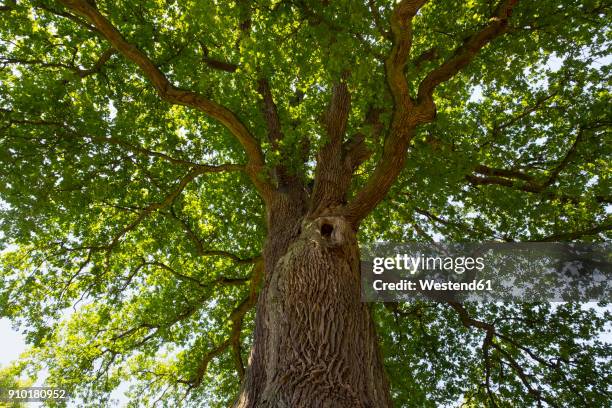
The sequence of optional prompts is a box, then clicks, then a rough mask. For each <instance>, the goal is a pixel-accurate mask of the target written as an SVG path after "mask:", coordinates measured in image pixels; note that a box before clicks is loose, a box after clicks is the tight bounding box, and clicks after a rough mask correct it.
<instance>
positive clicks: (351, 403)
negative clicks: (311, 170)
mask: <svg viewBox="0 0 612 408" xmlns="http://www.w3.org/2000/svg"><path fill="white" fill-rule="evenodd" d="M290 202H293V203H295V202H296V201H289V200H281V202H279V203H277V208H274V207H273V208H272V211H271V212H270V213H269V226H270V229H269V237H268V242H267V245H266V249H265V252H264V256H265V261H266V280H265V283H264V287H263V288H262V291H261V293H260V297H259V301H258V306H257V318H256V329H255V335H254V343H253V350H252V353H251V357H250V360H249V368H248V370H247V375H246V378H245V381H244V383H243V388H242V390H241V393H240V395H239V397H238V399H237V401H236V403H235V405H234V407H235V408H247V407H248V408H254V407H257V408H264V407H265V408H281V407H283V408H285V407H287V408H289V407H293V408H299V407H304V408H310V407H313V408H314V407H329V408H332V407H337V408H342V407H347V408H348V407H351V408H353V407H354V408H359V407H363V408H366V407H372V408H385V407H390V406H391V402H390V397H389V389H388V384H387V380H386V376H385V373H384V369H383V364H382V358H381V356H380V353H379V350H378V344H377V338H376V333H375V328H374V324H373V321H372V318H371V315H370V310H369V307H368V305H367V304H366V303H362V302H361V295H360V269H359V268H360V266H359V265H360V259H359V248H358V245H357V240H356V237H355V228H354V226H353V225H352V224H351V223H349V222H348V221H347V220H346V219H345V218H344V217H343V216H341V215H328V216H318V217H314V218H313V217H308V216H304V212H305V208H304V207H302V206H299V205H295V204H294V205H293V206H292V205H291V204H290ZM275 210H276V211H275Z"/></svg>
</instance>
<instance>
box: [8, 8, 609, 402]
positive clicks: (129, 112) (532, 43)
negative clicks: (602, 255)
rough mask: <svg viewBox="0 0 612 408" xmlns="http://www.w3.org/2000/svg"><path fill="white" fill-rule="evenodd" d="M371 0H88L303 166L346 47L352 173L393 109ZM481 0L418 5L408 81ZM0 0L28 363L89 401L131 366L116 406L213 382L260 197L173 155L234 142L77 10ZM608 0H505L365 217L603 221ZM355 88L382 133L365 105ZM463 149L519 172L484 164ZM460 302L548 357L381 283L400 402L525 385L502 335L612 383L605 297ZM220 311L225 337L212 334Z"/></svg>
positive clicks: (592, 234) (11, 259) (220, 369)
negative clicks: (356, 154) (266, 88)
mask: <svg viewBox="0 0 612 408" xmlns="http://www.w3.org/2000/svg"><path fill="white" fill-rule="evenodd" d="M369 3H370V2H368V1H359V2H355V1H349V0H338V1H333V2H327V1H324V2H320V1H314V0H312V1H311V0H304V1H265V0H262V1H254V2H242V1H237V2H218V1H171V0H168V1H165V0H148V1H141V2H138V3H137V4H135V3H134V2H126V1H115V2H111V1H101V0H100V1H97V2H96V4H97V7H98V9H99V10H101V12H102V13H103V14H104V15H105V16H107V18H108V19H109V20H110V21H111V22H112V23H113V24H114V25H115V26H116V27H117V29H118V30H119V31H120V32H121V33H122V35H123V36H124V37H125V38H126V40H127V41H129V42H130V43H132V44H135V45H136V46H137V47H138V49H140V50H141V51H143V52H145V53H146V54H147V55H148V56H149V57H150V58H151V60H152V61H154V63H155V64H156V66H157V67H158V68H159V69H160V70H161V71H162V72H164V73H165V74H166V75H167V77H168V79H169V80H170V81H171V82H172V83H173V84H174V85H176V86H177V87H179V88H182V89H190V90H193V91H195V92H198V93H199V94H201V95H204V96H205V97H206V98H209V99H211V100H215V101H218V102H220V103H222V104H223V105H224V106H226V107H227V108H229V109H230V110H232V111H233V112H237V115H238V117H239V118H240V120H241V121H242V122H243V123H244V124H245V125H246V126H247V127H248V128H249V130H251V132H253V134H254V135H255V137H256V139H257V140H258V141H260V143H261V145H262V148H263V151H264V154H265V156H266V160H267V164H268V166H270V167H273V166H274V165H275V164H278V163H284V164H286V165H287V166H288V167H290V168H291V171H292V172H295V173H296V174H299V175H300V176H301V177H303V178H306V179H309V178H312V175H313V171H314V163H315V160H316V151H317V147H319V146H321V145H322V144H323V143H325V141H326V139H325V137H324V135H323V131H322V124H321V122H322V121H321V117H322V113H323V112H324V111H325V108H326V106H327V104H328V103H329V96H330V89H331V87H332V85H333V84H334V83H335V81H337V79H338V78H339V77H340V76H341V75H343V74H344V73H346V72H347V70H348V71H350V75H349V76H348V78H347V82H348V86H349V89H350V92H351V99H352V106H351V113H350V116H349V124H348V130H347V133H348V134H353V133H355V132H362V133H364V134H365V135H366V143H367V145H368V146H369V147H370V149H371V150H372V152H373V155H372V157H371V158H370V159H369V160H368V161H366V162H365V163H364V164H363V165H362V166H361V167H360V168H359V169H358V170H357V171H356V177H355V179H354V182H353V184H354V185H353V187H354V190H356V189H357V188H358V187H360V186H361V185H362V184H363V183H364V182H365V180H366V179H367V177H368V176H369V175H370V174H371V173H372V171H373V169H374V166H375V164H376V162H377V160H378V159H379V158H380V155H381V152H382V140H383V139H384V137H385V136H386V132H385V131H384V129H386V126H387V125H388V123H389V121H390V119H391V111H392V98H391V95H390V92H389V90H388V87H387V84H386V79H385V69H384V58H385V56H386V55H388V53H389V52H390V49H391V46H392V44H391V41H389V40H388V39H387V38H386V36H385V35H384V31H385V30H388V19H389V16H390V14H391V12H392V7H393V6H394V4H395V2H394V1H381V0H376V1H374V2H372V3H374V4H376V5H377V6H376V7H377V9H376V13H375V14H378V20H379V24H375V23H374V21H375V20H376V18H375V16H374V15H373V14H372V10H371V9H370V6H369ZM491 3H492V2H489V1H455V0H447V1H442V0H440V1H431V2H429V3H428V4H426V5H425V6H424V7H423V9H422V10H421V11H420V12H419V15H418V16H417V17H416V18H415V20H414V35H413V37H414V42H413V50H412V55H413V56H414V58H412V59H411V60H410V63H409V64H408V66H407V68H406V75H407V78H409V81H410V84H411V85H412V86H413V89H416V86H417V85H418V83H419V81H420V80H422V79H423V78H424V76H425V75H426V74H427V72H429V71H430V70H431V69H433V68H435V67H436V66H438V65H439V64H440V62H441V61H443V60H444V59H446V58H448V57H449V56H451V55H452V54H453V52H454V50H455V49H456V47H457V46H459V45H461V44H462V41H463V40H464V38H466V37H467V36H468V35H470V34H473V33H474V32H476V31H477V30H479V29H481V28H482V26H483V25H484V24H486V22H487V21H488V18H489V15H490V13H491V7H492V6H491ZM5 4H7V6H6V7H2V11H0V178H1V181H2V182H1V183H0V244H1V246H3V247H5V248H6V250H5V251H4V252H2V254H1V255H0V268H1V275H2V279H1V280H0V317H8V318H10V319H12V320H13V321H15V322H18V323H20V326H21V329H22V330H24V331H25V332H26V333H27V339H28V342H29V344H30V345H31V349H30V351H29V359H28V364H30V367H34V366H37V364H42V365H44V366H45V367H46V369H47V370H48V373H49V377H48V379H47V380H46V383H47V385H49V386H53V385H57V386H62V387H65V388H67V389H69V390H70V391H71V393H72V394H73V395H75V396H76V397H78V398H80V399H82V404H83V406H101V405H103V404H104V403H105V401H106V400H107V399H108V395H109V394H110V393H111V392H112V391H113V390H114V389H115V388H117V387H118V386H119V385H120V384H128V385H129V386H130V391H129V395H130V397H131V398H132V399H131V401H132V402H131V404H133V406H139V405H138V404H139V403H141V404H143V405H144V406H152V405H154V404H155V403H156V401H158V402H157V403H158V404H160V405H162V406H177V404H178V405H179V406H180V405H181V404H188V403H190V404H193V405H197V406H210V407H221V406H226V405H227V404H228V402H229V401H231V399H232V398H233V397H234V396H235V395H236V393H237V390H238V386H239V375H237V373H240V368H239V364H238V365H237V364H236V361H237V358H238V357H240V359H241V360H242V361H243V362H244V361H246V360H247V357H248V350H249V345H250V343H251V336H252V330H253V317H254V312H253V310H250V311H248V312H247V313H246V314H244V315H241V317H240V319H239V320H236V319H234V318H233V317H235V315H233V314H232V313H233V312H235V311H237V310H242V309H240V307H241V305H243V304H244V302H245V301H247V300H248V299H249V296H250V294H251V291H252V290H253V288H254V287H256V285H257V282H256V279H255V278H254V274H253V272H252V271H253V269H256V268H257V266H256V265H257V262H258V256H259V254H260V253H261V250H262V246H263V242H264V239H265V232H266V231H265V210H264V206H263V203H262V201H261V199H260V198H259V196H258V195H257V193H256V191H255V188H254V187H253V185H252V184H251V182H250V181H249V179H248V177H247V176H246V175H245V174H243V173H242V172H234V171H231V172H214V173H207V172H203V173H202V174H198V175H197V177H195V178H194V179H193V180H190V181H189V182H187V183H186V184H185V185H184V186H182V185H181V181H182V180H184V179H185V178H186V177H187V176H188V175H189V172H190V170H191V169H193V168H195V167H194V166H197V165H211V166H221V165H224V164H226V163H232V164H244V163H245V162H246V157H245V154H244V152H243V150H242V149H241V147H240V145H239V143H238V142H237V141H236V140H235V139H234V138H233V137H232V136H231V135H230V134H229V132H228V131H227V130H226V129H225V128H223V127H222V126H221V125H220V124H219V123H217V122H215V121H214V120H211V119H210V118H208V117H206V116H204V115H202V114H201V113H199V112H196V111H195V110H193V109H188V108H185V107H182V106H178V105H170V104H169V103H167V102H164V101H162V100H160V98H159V97H158V95H157V93H156V92H155V90H154V89H153V88H152V87H151V85H150V83H149V81H148V80H147V79H146V78H145V76H144V75H143V73H142V72H141V71H139V70H138V68H137V67H136V66H135V65H134V64H132V63H130V62H128V61H127V60H126V59H125V58H123V57H122V56H121V55H119V54H118V53H116V52H113V51H112V49H111V47H110V46H109V44H108V42H107V41H106V40H104V39H103V38H102V36H101V35H99V34H98V33H97V32H95V31H92V30H90V27H91V26H90V24H89V23H88V22H87V21H86V20H85V19H84V18H83V17H80V16H75V15H73V14H72V13H71V12H70V11H69V10H68V9H67V8H65V7H64V6H62V5H61V4H58V3H57V2H51V1H47V0H41V1H17V2H15V3H14V4H13V2H5ZM609 11H610V5H609V4H607V3H606V2H605V1H595V0H592V1H591V0H583V1H561V2H559V1H552V0H542V1H532V2H528V1H524V2H523V1H521V2H520V4H519V6H517V7H516V9H515V12H514V15H513V16H512V19H511V27H510V30H509V33H508V34H507V35H505V36H503V37H501V38H498V39H496V40H495V41H494V42H492V43H491V44H489V45H488V46H487V47H485V48H484V49H483V50H482V51H481V52H480V54H479V55H478V57H477V58H476V59H475V60H474V61H473V62H472V63H471V64H469V65H468V66H467V67H466V68H465V69H464V70H463V71H461V73H460V74H459V75H457V76H456V77H454V78H453V79H452V80H451V81H449V82H447V83H445V84H443V85H442V86H440V88H439V89H438V91H437V93H436V95H435V98H436V105H437V117H436V120H435V121H434V122H433V123H432V124H429V125H426V126H423V127H421V128H419V129H418V132H417V135H416V136H415V138H414V139H413V142H412V145H411V148H410V150H409V152H408V153H407V154H408V162H407V165H406V167H405V168H404V170H403V171H402V173H401V175H400V178H399V180H398V181H397V182H396V183H395V185H394V187H393V188H392V190H391V192H390V194H389V195H388V197H387V198H386V200H385V201H384V202H383V203H382V204H381V205H379V206H378V208H377V209H376V210H375V211H374V212H373V213H372V214H371V215H370V217H369V218H368V219H367V220H365V221H364V223H363V225H362V228H361V231H360V234H361V235H360V239H361V240H362V242H370V241H373V240H379V239H384V240H392V241H405V240H427V239H430V237H431V236H434V237H437V238H442V239H445V240H448V241H466V240H492V239H493V240H500V239H501V240H541V239H558V240H571V239H582V240H586V241H588V240H601V239H605V238H606V237H609V230H610V225H611V221H610V214H609V213H610V206H609V204H610V191H611V189H610V187H611V175H612V172H611V168H610V157H611V153H612V143H611V138H610V128H609V127H610V119H611V117H610V109H609V101H610V86H611V83H610V55H609V49H610V44H611V31H610V17H609ZM245 22H248V24H249V30H248V32H247V30H245V29H244V24H245ZM241 27H242V28H241ZM381 31H382V33H381ZM431 50H435V53H433V54H432V53H429V54H427V53H428V52H429V51H431ZM423 55H429V56H430V57H431V58H421V59H420V58H418V57H419V56H423ZM105 58H106V59H105ZM215 63H217V68H218V67H219V63H223V64H225V65H223V67H224V68H223V69H215V67H214V65H215ZM262 76H263V77H265V78H267V80H268V81H269V83H270V88H271V90H272V94H273V97H274V100H275V103H276V105H277V108H278V114H279V118H280V122H281V126H282V132H283V134H284V135H285V138H284V139H283V141H282V143H280V145H279V146H274V145H273V144H272V143H269V141H268V140H267V138H266V124H265V121H264V118H263V116H262V114H261V107H260V101H261V96H260V94H259V92H258V89H257V86H258V85H257V82H258V80H259V79H260V78H261V77H262ZM413 96H415V97H416V92H414V95H413ZM372 110H376V111H377V112H379V116H380V122H381V123H380V126H382V128H383V131H382V133H381V134H378V132H376V131H375V127H376V126H375V125H373V124H372V123H367V121H364V118H365V117H366V116H367V114H368V112H371V111H372ZM306 141H307V142H308V143H306ZM304 145H309V146H310V153H309V156H308V160H306V161H305V163H304V162H303V161H301V160H300V158H301V155H302V154H303V146H304ZM478 166H486V167H487V168H492V169H506V170H512V171H514V176H512V177H511V176H504V177H501V176H495V177H496V178H492V177H493V176H491V175H490V174H483V173H482V172H481V173H479V172H478V170H479V167H478ZM481 170H482V169H481ZM517 174H520V175H519V176H516V175H517ZM524 175H527V176H528V179H526V178H525V177H523V176H524ZM468 176H471V177H477V178H478V179H477V180H476V182H474V179H472V181H470V179H469V177H468ZM485 178H488V179H487V183H484V182H481V183H478V180H485ZM500 179H502V180H501V182H500ZM488 181H491V182H490V183H489V182H488ZM494 181H497V182H494ZM530 190H531V191H530ZM173 192H177V194H174V195H173ZM152 205H154V206H153V207H151V206H152ZM602 226H603V228H602ZM254 265H255V267H254ZM250 306H252V305H250ZM468 311H469V313H470V315H471V316H472V317H473V318H475V319H480V320H483V321H496V322H497V326H496V328H497V330H498V331H499V333H500V334H501V335H503V336H508V337H510V338H512V339H513V340H515V341H516V342H520V344H521V346H522V347H524V348H525V349H527V350H529V352H533V353H534V355H537V356H538V357H539V358H541V359H543V361H545V362H548V363H550V364H548V363H543V362H541V361H537V360H534V359H533V358H530V357H529V352H527V351H526V350H525V349H521V348H520V347H519V346H517V345H516V344H513V343H511V342H508V341H506V340H504V339H503V338H497V339H494V341H497V342H498V343H496V344H497V345H498V346H499V347H498V348H495V347H493V349H492V351H491V354H490V356H489V360H486V359H484V358H483V355H482V344H483V338H484V336H485V333H484V332H483V331H482V330H479V329H477V328H474V327H466V326H465V325H464V324H462V322H461V320H460V319H459V317H458V314H457V312H456V310H453V309H451V308H449V307H447V306H441V305H433V304H420V303H417V304H409V305H401V306H399V307H398V308H397V309H395V310H393V311H390V310H388V309H384V308H382V307H379V306H378V305H377V306H376V319H377V320H376V321H377V324H378V326H379V332H380V334H381V337H382V344H383V351H384V353H385V357H386V364H387V369H388V371H389V374H390V379H391V384H392V390H393V392H392V393H393V398H394V399H395V401H396V404H397V406H398V407H400V406H401V407H411V406H423V407H427V406H431V407H433V406H440V405H444V404H449V405H457V404H458V403H460V402H461V401H464V402H465V404H464V406H500V407H510V406H535V405H536V402H535V401H536V398H535V397H534V395H533V393H530V392H529V390H528V387H527V386H526V385H525V383H524V382H523V381H521V378H520V375H519V374H518V373H517V370H513V369H512V367H510V366H509V364H511V363H509V361H511V360H512V359H514V361H516V362H517V363H518V364H520V366H521V367H525V370H527V372H528V373H529V375H530V376H532V378H531V380H530V383H535V384H541V385H542V387H543V389H544V390H545V391H544V394H546V395H545V397H546V398H549V399H553V400H555V401H556V402H557V403H558V405H559V406H585V405H583V404H584V401H588V406H593V407H595V406H601V407H604V406H607V404H606V402H609V400H610V375H611V374H612V373H611V367H610V358H609V356H610V348H609V345H608V344H603V343H602V340H600V337H599V336H600V335H601V333H605V332H606V331H607V332H608V333H609V330H610V328H609V327H607V326H606V325H605V323H606V321H608V320H609V318H610V316H609V313H607V312H606V313H605V314H603V315H602V313H597V312H596V311H593V310H591V309H589V310H585V309H584V308H581V307H580V306H578V305H569V304H568V305H556V306H550V305H535V306H534V305H492V306H487V307H485V306H469V307H468ZM232 316H233V317H232ZM236 325H239V326H240V327H241V331H239V332H238V335H239V338H238V339H239V341H238V344H239V345H240V347H237V348H234V347H229V346H228V345H227V344H225V343H224V342H226V341H227V339H228V338H231V336H232V335H233V333H235V331H234V330H235V327H236ZM224 344H225V346H226V347H223V348H222V350H221V351H219V352H216V351H217V350H218V349H219V347H220V346H223V345H224ZM502 350H503V351H502ZM504 353H506V354H504ZM508 356H511V357H512V359H509V358H508ZM485 360H486V361H489V363H487V362H486V361H485ZM203 362H205V363H203ZM487 364H490V369H489V371H490V373H489V376H490V383H491V384H493V385H491V389H492V390H493V391H492V392H493V394H494V396H491V394H490V393H489V392H487V388H486V387H487V386H486V380H485V376H486V374H485V367H486V365H487ZM551 364H552V366H551ZM555 364H556V366H554V365H555ZM26 366H27V364H23V365H21V366H20V367H21V368H20V369H23V370H26ZM30 369H31V368H30ZM16 371H19V370H16ZM24 372H25V371H24ZM14 375H15V376H16V377H14V378H17V377H18V375H19V373H18V372H17V373H14ZM2 381H4V377H2ZM186 391H189V392H188V393H187V394H186Z"/></svg>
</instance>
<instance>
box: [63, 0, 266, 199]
mask: <svg viewBox="0 0 612 408" xmlns="http://www.w3.org/2000/svg"><path fill="white" fill-rule="evenodd" d="M61 3H63V4H64V5H65V6H66V7H68V8H69V9H71V10H73V11H74V12H76V13H77V14H80V15H82V16H83V17H85V18H87V19H88V20H89V21H90V22H91V23H92V24H93V25H94V26H95V27H96V29H97V30H98V31H99V32H100V33H102V35H103V36H104V38H106V39H107V40H108V41H109V42H110V44H111V45H112V46H113V47H114V48H115V49H116V50H117V51H119V52H120V53H121V54H122V55H123V56H124V57H126V58H127V59H128V60H130V61H132V62H133V63H135V64H136V65H138V67H139V68H140V69H141V70H142V72H143V73H144V74H145V76H146V77H147V78H148V79H149V81H150V82H151V84H152V85H153V87H154V88H155V89H156V91H157V93H158V94H159V96H160V98H162V99H163V100H165V101H167V102H169V103H172V104H177V105H184V106H188V107H192V108H195V109H197V110H199V111H201V112H203V113H205V114H207V115H208V116H210V117H211V118H213V119H215V120H217V121H218V122H219V123H221V124H222V125H223V126H225V127H226V128H227V129H228V130H229V131H230V133H231V134H232V135H234V136H235V137H236V139H237V140H238V141H239V142H240V144H241V145H242V147H243V148H244V151H245V153H246V154H247V157H248V162H247V166H246V172H247V174H248V175H249V176H250V178H251V181H252V182H253V184H255V186H256V187H257V189H258V191H259V192H260V194H261V195H262V197H263V198H264V199H268V198H269V197H270V194H271V186H270V185H269V184H268V183H267V182H265V181H264V180H262V177H261V175H262V172H263V171H264V166H265V160H264V156H263V152H262V150H261V147H260V146H259V143H258V142H257V140H256V139H255V137H254V136H253V135H252V134H251V133H250V132H249V130H248V129H247V128H246V126H245V125H244V124H243V123H242V122H241V121H240V120H239V119H238V117H237V116H236V115H235V114H234V113H233V112H232V111H230V110H229V109H227V108H226V107H224V106H222V105H220V104H218V103H216V102H214V101H211V100H209V99H206V98H204V97H203V96H202V95H200V94H198V93H196V92H192V91H188V90H184V89H180V88H177V87H175V86H174V85H172V84H171V83H170V81H169V80H168V79H167V78H166V76H165V75H164V74H163V73H162V72H161V71H160V70H159V69H158V68H157V66H156V65H155V64H154V63H153V62H152V61H151V60H150V59H149V57H148V56H147V55H145V54H144V53H143V52H142V51H140V50H139V49H138V48H137V47H136V46H135V45H133V44H131V43H129V42H127V41H126V40H125V38H124V37H123V36H122V34H121V33H120V32H119V31H118V30H117V29H116V28H115V26H113V25H112V24H111V22H110V21H109V20H108V19H107V18H106V17H104V16H103V15H102V14H101V13H100V12H99V11H98V9H97V8H96V7H95V6H93V5H92V4H91V3H90V2H88V1H85V0H62V1H61Z"/></svg>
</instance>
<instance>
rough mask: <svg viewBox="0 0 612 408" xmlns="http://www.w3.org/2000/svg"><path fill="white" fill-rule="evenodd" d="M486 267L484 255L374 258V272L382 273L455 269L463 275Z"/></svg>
mask: <svg viewBox="0 0 612 408" xmlns="http://www.w3.org/2000/svg"><path fill="white" fill-rule="evenodd" d="M484 268H485V264H484V258H483V257H476V258H474V257H471V256H458V257H450V256H447V257H441V256H433V257H432V256H423V255H419V256H410V255H408V254H397V255H395V257H389V258H384V257H375V258H374V259H373V260H372V272H373V273H375V274H376V275H380V274H382V273H383V272H385V271H393V270H396V271H408V272H409V273H410V274H411V275H415V274H416V273H417V271H436V270H437V271H440V270H444V271H453V272H455V273H456V274H459V275H461V274H462V273H464V272H465V271H472V270H477V271H482V270H483V269H484Z"/></svg>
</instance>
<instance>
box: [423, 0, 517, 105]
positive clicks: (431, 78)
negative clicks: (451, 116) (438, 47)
mask: <svg viewBox="0 0 612 408" xmlns="http://www.w3.org/2000/svg"><path fill="white" fill-rule="evenodd" d="M517 3H518V0H503V1H502V2H501V3H500V4H499V6H498V7H497V9H496V10H495V12H494V13H493V15H492V16H491V18H490V19H489V23H488V24H487V26H486V27H485V28H483V29H482V30H480V31H478V32H476V33H475V34H473V35H471V36H469V37H468V38H466V39H465V41H464V42H463V44H462V45H461V46H460V47H459V48H457V49H456V50H455V52H454V53H453V55H452V56H451V57H450V58H449V59H447V60H446V61H444V62H443V63H442V65H440V66H439V67H438V68H436V69H434V70H433V71H431V72H429V73H428V74H427V76H426V77H425V78H424V79H423V81H421V83H420V84H419V91H418V96H417V100H418V103H419V105H421V106H423V107H424V109H426V110H427V111H429V112H432V113H433V112H435V103H434V100H433V93H434V91H435V89H436V87H437V86H438V85H440V84H441V83H443V82H445V81H448V80H449V79H451V78H452V77H454V76H455V75H456V74H457V73H458V72H459V71H461V70H462V69H463V68H465V67H466V66H467V65H468V64H469V63H470V62H471V61H472V60H473V59H474V57H476V55H477V54H478V53H479V52H480V50H481V49H482V48H484V47H485V46H486V45H487V44H489V43H490V42H491V41H493V40H494V39H496V38H497V37H499V36H501V35H502V34H504V33H506V32H507V31H508V20H509V18H510V16H511V15H512V9H513V8H514V7H515V6H516V4H517Z"/></svg>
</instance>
